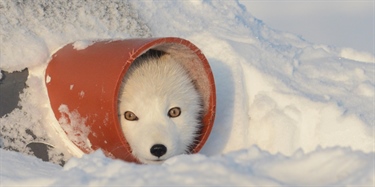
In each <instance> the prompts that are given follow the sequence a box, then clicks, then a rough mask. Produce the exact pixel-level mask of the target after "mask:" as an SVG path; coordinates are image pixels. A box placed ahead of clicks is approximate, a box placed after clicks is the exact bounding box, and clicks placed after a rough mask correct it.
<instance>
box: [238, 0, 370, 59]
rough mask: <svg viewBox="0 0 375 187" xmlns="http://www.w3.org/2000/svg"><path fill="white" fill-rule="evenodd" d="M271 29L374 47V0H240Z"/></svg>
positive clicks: (343, 44) (320, 40)
mask: <svg viewBox="0 0 375 187" xmlns="http://www.w3.org/2000/svg"><path fill="white" fill-rule="evenodd" d="M240 2H241V3H242V4H244V5H245V6H246V8H247V10H248V11H249V12H250V13H251V14H252V15H253V16H255V17H256V18H258V19H260V20H262V21H263V22H264V23H265V24H266V25H268V26H270V27H271V28H273V29H277V30H282V31H288V32H292V33H295V34H298V35H301V36H302V37H303V38H304V39H306V40H308V41H310V42H313V43H316V44H327V45H333V46H337V47H350V48H353V49H356V50H359V51H365V52H371V53H372V54H375V50H374V33H375V31H374V24H375V22H374V19H375V18H374V17H375V16H374V10H375V8H374V6H375V1H374V0H351V1H346V0H339V1H332V0H328V1H321V0H320V1H318V0H297V1H285V0H273V1H268V0H265V1H259V0H254V1H253V0H240Z"/></svg>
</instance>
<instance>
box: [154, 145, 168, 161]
mask: <svg viewBox="0 0 375 187" xmlns="http://www.w3.org/2000/svg"><path fill="white" fill-rule="evenodd" d="M150 152H151V154H152V155H154V156H157V157H158V158H159V157H161V156H163V155H164V154H165V153H166V152H167V147H165V146H164V145H163V144H155V145H153V146H152V147H151V149H150Z"/></svg>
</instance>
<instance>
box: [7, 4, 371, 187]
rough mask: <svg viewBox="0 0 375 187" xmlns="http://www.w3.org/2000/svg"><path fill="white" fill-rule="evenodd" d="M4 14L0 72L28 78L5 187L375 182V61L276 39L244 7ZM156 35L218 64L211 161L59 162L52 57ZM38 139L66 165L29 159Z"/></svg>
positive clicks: (99, 158)
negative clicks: (87, 44)
mask: <svg viewBox="0 0 375 187" xmlns="http://www.w3.org/2000/svg"><path fill="white" fill-rule="evenodd" d="M0 11H1V19H0V23H1V27H0V34H1V35H0V37H1V42H0V49H1V55H0V69H1V70H3V71H8V72H12V71H20V70H22V69H24V68H26V67H27V68H28V69H29V78H28V80H27V85H28V88H26V89H25V90H24V92H23V93H22V94H21V101H20V103H19V105H20V106H21V107H20V109H15V110H14V111H13V112H11V113H10V114H8V115H6V116H4V117H2V118H0V127H1V132H0V133H1V134H0V135H1V137H0V145H1V147H3V148H6V149H12V150H18V151H20V152H21V153H19V152H14V151H8V150H4V149H0V157H1V160H0V164H1V165H0V181H1V182H0V185H1V186H22V185H24V186H30V185H35V186H66V185H85V186H110V185H124V186H126V185H129V186H135V185H137V186H146V185H158V186H161V185H172V186H176V185H185V186H188V185H214V186H231V185H238V186H240V185H242V186H251V185H253V186H265V185H268V186H296V185H297V186H298V185H299V186H303V185H310V186H311V185H318V186H331V185H337V186H356V185H361V186H373V185H374V184H375V176H374V175H375V173H374V172H375V160H374V158H375V147H374V146H375V143H374V132H375V131H374V126H375V124H374V121H375V99H374V98H375V77H374V76H375V62H374V56H373V55H372V54H369V53H365V52H360V51H356V50H353V49H349V48H335V47H332V46H328V45H324V44H314V43H311V42H308V41H305V40H304V39H303V38H301V37H299V36H296V35H293V34H290V33H286V32H280V31H276V30H273V29H272V28H269V27H268V26H267V25H266V24H264V23H263V22H262V21H260V20H258V19H256V18H255V17H253V16H252V15H251V13H249V12H247V11H246V9H245V8H244V6H242V5H241V4H239V3H237V2H236V1H226V0H223V1H200V0H196V1H123V0H121V1H120V0H118V1H109V0H108V1H105V0H102V1H100V2H91V1H90V2H83V1H78V0H77V1H48V0H44V1H43V0H39V1H20V2H16V1H10V0H0ZM151 36H152V37H162V36H176V37H181V38H185V39H188V40H189V41H191V42H192V43H194V44H195V45H196V46H198V47H199V48H200V49H201V50H202V51H203V53H204V54H205V56H206V57H207V59H208V61H209V63H210V65H211V68H212V71H213V73H214V77H215V83H216V87H217V114H216V120H215V125H214V128H213V130H212V132H211V135H210V138H209V139H208V141H207V143H206V144H205V146H204V147H203V149H202V151H201V152H200V153H199V154H196V155H181V156H177V157H174V158H171V159H169V160H168V161H166V162H165V163H164V164H162V165H157V166H155V165H136V164H133V163H126V162H123V161H120V160H112V159H109V158H106V157H105V156H103V154H102V152H101V151H96V152H95V153H93V154H89V155H84V156H83V157H82V158H74V157H73V158H70V155H69V153H64V156H62V155H61V154H60V153H61V152H58V151H57V150H60V151H61V149H63V145H62V143H61V142H60V141H59V139H58V138H56V135H55V134H54V132H52V131H51V129H50V126H49V124H51V123H56V119H54V116H53V115H52V114H51V109H50V108H49V103H48V97H47V93H46V91H45V86H44V78H43V77H44V69H45V67H46V65H47V63H48V60H49V57H50V56H51V55H52V54H53V52H54V51H56V50H58V49H59V48H60V47H62V46H64V45H65V44H67V43H70V42H73V41H76V40H87V39H108V38H112V39H113V38H122V39H123V38H131V37H151ZM30 131H31V132H32V133H30ZM31 141H43V142H48V143H50V144H52V145H54V146H55V147H56V148H60V149H53V151H52V150H51V152H50V157H51V160H53V161H54V160H59V159H63V160H67V163H66V164H65V166H64V167H61V166H59V165H57V164H53V163H47V162H42V161H41V160H39V159H37V158H35V157H32V156H28V155H27V154H30V150H28V149H27V148H25V145H26V144H27V143H29V142H31ZM61 157H63V158H61ZM69 158H70V159H69Z"/></svg>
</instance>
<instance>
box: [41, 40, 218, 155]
mask: <svg viewBox="0 0 375 187" xmlns="http://www.w3.org/2000/svg"><path fill="white" fill-rule="evenodd" d="M150 49H154V50H159V51H164V52H166V53H169V54H170V55H172V56H173V57H175V58H178V59H179V61H180V62H181V63H182V64H183V66H184V67H185V68H186V69H187V70H188V72H189V75H190V76H191V77H192V79H193V81H194V82H195V83H196V86H197V89H198V91H199V93H200V94H201V95H202V98H203V104H204V117H203V121H202V124H203V128H202V129H201V133H199V134H200V136H199V138H198V142H199V143H198V144H197V145H196V146H195V147H194V148H193V149H192V152H193V153H196V152H198V151H199V150H200V149H201V148H202V147H203V145H204V144H205V142H206V140H207V138H208V136H209V134H210V132H211V129H212V126H213V123H214V118H215V110H216V92H215V83H214V78H213V75H212V72H211V69H210V66H209V64H208V62H207V59H206V58H205V56H204V55H203V54H202V52H201V51H200V50H199V49H198V48H197V47H196V46H195V45H193V44H192V43H190V42H189V41H187V40H184V39H181V38H174V37H168V38H142V39H125V40H107V41H93V42H83V41H79V42H75V43H71V44H68V45H66V46H64V47H63V48H61V49H60V50H58V51H57V52H56V53H54V54H53V55H52V58H51V61H50V62H49V64H48V67H47V69H46V73H45V80H46V86H47V91H48V96H49V99H50V103H51V107H52V110H53V112H54V114H55V117H56V119H57V120H58V121H59V124H60V126H61V128H62V129H63V130H64V132H65V133H66V135H67V137H68V138H69V139H70V141H72V142H73V143H74V144H75V145H76V146H77V147H78V148H79V149H81V150H82V151H83V152H84V153H90V152H92V151H95V150H97V149H102V150H103V152H104V153H105V154H106V155H107V156H109V157H113V158H119V159H122V160H125V161H129V162H138V161H137V159H136V158H134V157H133V155H132V154H131V148H130V147H129V145H128V143H127V141H126V138H125V137H124V134H123V132H122V129H121V125H120V121H119V117H118V96H119V91H120V88H121V84H122V80H123V78H124V76H125V74H126V72H127V70H128V68H129V67H130V65H131V64H132V62H133V61H134V59H136V58H137V57H138V56H140V55H142V54H144V53H145V52H147V51H148V50H150Z"/></svg>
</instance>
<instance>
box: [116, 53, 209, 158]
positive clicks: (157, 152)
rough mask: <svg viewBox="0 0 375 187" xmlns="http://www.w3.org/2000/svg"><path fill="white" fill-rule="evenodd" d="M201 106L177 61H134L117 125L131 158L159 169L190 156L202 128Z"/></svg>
mask: <svg viewBox="0 0 375 187" xmlns="http://www.w3.org/2000/svg"><path fill="white" fill-rule="evenodd" d="M159 54H160V53H159ZM202 107H203V106H202V99H201V96H200V94H199V93H198V91H197V89H196V88H195V85H194V82H193V81H192V79H191V78H190V76H189V74H188V71H187V70H186V69H184V67H183V66H182V64H180V63H179V62H178V60H176V59H173V57H171V55H169V54H161V55H150V54H149V55H147V54H144V55H142V56H141V57H139V58H137V59H136V60H135V61H134V62H133V64H132V65H131V67H130V68H129V70H128V71H127V73H126V75H125V78H124V80H123V88H122V90H121V92H120V95H119V113H120V114H119V116H120V122H121V126H122V130H123V132H124V135H125V138H126V140H127V141H128V143H129V145H130V147H131V150H132V154H133V155H134V156H135V157H136V158H137V159H138V160H139V161H140V162H141V163H145V164H160V163H162V162H163V161H165V160H166V159H168V158H170V157H173V156H176V155H179V154H184V153H189V152H190V151H191V148H192V147H194V146H195V143H196V138H197V136H198V133H199V131H200V128H201V125H202V124H201V117H202V110H203V109H202Z"/></svg>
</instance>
